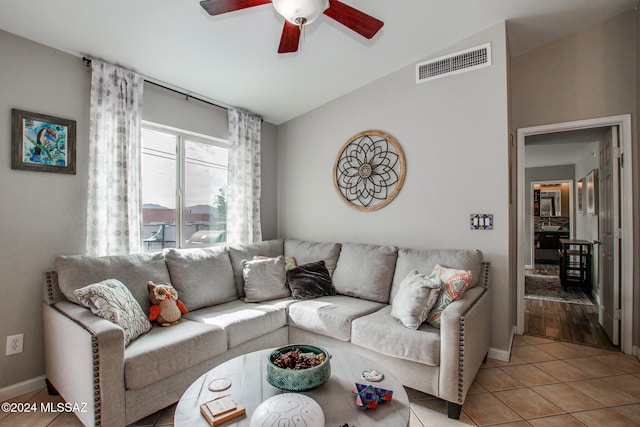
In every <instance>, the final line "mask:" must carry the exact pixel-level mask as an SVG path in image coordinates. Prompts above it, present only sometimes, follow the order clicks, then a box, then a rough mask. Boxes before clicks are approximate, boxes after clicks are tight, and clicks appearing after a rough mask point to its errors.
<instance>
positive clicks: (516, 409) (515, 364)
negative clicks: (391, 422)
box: [0, 336, 640, 427]
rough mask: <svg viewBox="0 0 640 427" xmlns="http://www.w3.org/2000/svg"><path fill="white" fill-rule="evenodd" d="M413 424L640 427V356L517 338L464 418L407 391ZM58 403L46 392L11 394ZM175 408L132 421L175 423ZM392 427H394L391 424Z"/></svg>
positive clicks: (27, 418) (31, 424)
mask: <svg viewBox="0 0 640 427" xmlns="http://www.w3.org/2000/svg"><path fill="white" fill-rule="evenodd" d="M407 391H408V393H409V400H410V402H411V426H410V427H449V426H451V427H453V426H465V425H472V426H502V427H525V426H533V427H556V426H557V427H560V426H562V427H573V426H589V427H596V426H597V427H600V426H607V427H615V426H640V361H638V359H636V358H635V357H632V356H625V355H623V354H621V353H619V352H615V351H609V350H604V349H599V348H595V347H588V346H583V345H578V344H571V343H566V342H560V341H553V340H550V339H546V338H537V337H532V336H516V337H515V339H514V344H513V349H512V354H511V361H510V362H508V363H507V362H500V361H497V360H493V359H489V361H488V362H487V363H486V364H484V365H483V366H482V368H481V369H480V371H479V373H478V375H477V377H476V380H475V382H474V384H473V385H472V387H471V390H470V391H469V394H468V395H467V400H466V402H465V404H464V405H463V408H462V416H461V417H460V421H455V420H450V419H448V418H447V415H446V413H447V411H446V404H445V402H443V401H442V400H440V399H436V398H434V397H432V396H429V395H426V394H424V393H421V392H418V391H415V390H410V389H409V390H407ZM12 400H13V401H16V402H25V401H30V402H38V403H39V402H41V401H43V402H58V401H60V399H59V398H57V397H50V396H48V395H47V392H46V390H40V391H37V392H33V393H29V394H27V395H25V396H20V397H16V398H15V399H12ZM174 410H175V405H173V406H170V407H168V408H166V409H164V410H162V411H159V412H157V413H155V414H153V415H150V416H149V417H147V418H145V419H143V420H141V421H138V422H136V423H135V424H134V425H133V426H135V427H143V426H145V427H146V426H172V424H173V422H172V420H173V411H174ZM0 426H11V427H16V426H28V427H44V426H51V427H63V426H64V427H67V426H80V423H79V422H78V420H77V419H76V418H75V417H74V416H73V415H70V414H62V415H58V414H52V413H36V414H5V413H2V412H0ZM389 427H394V426H389Z"/></svg>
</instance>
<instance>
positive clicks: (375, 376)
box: [362, 369, 384, 382]
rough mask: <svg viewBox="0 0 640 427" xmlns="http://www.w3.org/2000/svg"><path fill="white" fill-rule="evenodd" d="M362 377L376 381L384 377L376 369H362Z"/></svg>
mask: <svg viewBox="0 0 640 427" xmlns="http://www.w3.org/2000/svg"><path fill="white" fill-rule="evenodd" d="M362 378H364V379H365V380H367V381H372V382H378V381H382V380H383V379H384V374H383V373H382V372H380V371H378V370H376V369H366V370H364V371H362Z"/></svg>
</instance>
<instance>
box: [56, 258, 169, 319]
mask: <svg viewBox="0 0 640 427" xmlns="http://www.w3.org/2000/svg"><path fill="white" fill-rule="evenodd" d="M55 268H56V272H57V273H58V286H59V287H60V290H61V291H62V293H63V294H64V296H65V297H67V299H68V300H69V301H71V302H74V303H76V304H78V298H77V297H76V296H75V295H74V294H73V291H75V290H76V289H80V288H82V287H84V286H87V285H90V284H92V283H98V282H101V281H102V280H105V279H118V280H119V281H121V282H122V283H124V285H125V286H126V287H127V288H129V290H130V291H131V294H132V295H133V297H134V298H135V299H136V301H138V304H140V307H142V310H143V311H144V312H145V313H148V312H149V306H150V305H151V304H150V302H149V289H147V282H148V281H149V280H151V281H153V282H154V283H166V282H171V278H170V277H169V271H168V270H167V265H166V263H165V260H164V255H163V254H162V253H148V254H132V255H115V256H105V257H93V256H87V255H73V256H60V257H58V258H57V259H56V261H55Z"/></svg>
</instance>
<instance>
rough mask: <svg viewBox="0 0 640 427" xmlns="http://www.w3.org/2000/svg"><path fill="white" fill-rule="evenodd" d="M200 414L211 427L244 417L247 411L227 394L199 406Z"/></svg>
mask: <svg viewBox="0 0 640 427" xmlns="http://www.w3.org/2000/svg"><path fill="white" fill-rule="evenodd" d="M200 412H201V413H202V415H203V416H204V417H205V419H206V420H207V421H208V422H209V424H210V425H211V426H212V427H213V426H217V425H219V424H222V423H224V422H226V421H229V420H231V419H233V418H236V417H239V416H241V415H244V414H246V412H247V411H246V410H245V408H244V406H242V405H241V404H240V403H238V401H237V400H235V399H234V398H233V396H231V395H230V394H227V395H224V396H220V397H216V398H215V399H213V400H210V401H208V402H205V403H203V404H202V405H200Z"/></svg>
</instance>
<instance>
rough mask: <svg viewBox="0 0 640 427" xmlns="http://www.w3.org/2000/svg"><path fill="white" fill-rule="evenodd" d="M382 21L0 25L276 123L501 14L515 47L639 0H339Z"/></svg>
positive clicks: (136, 16) (243, 14)
mask: <svg viewBox="0 0 640 427" xmlns="http://www.w3.org/2000/svg"><path fill="white" fill-rule="evenodd" d="M343 1H344V3H347V4H349V5H350V6H353V7H355V8H357V9H360V10H362V11H364V12H366V13H368V14H370V15H372V16H375V17H376V18H378V19H381V20H382V21H384V23H385V25H384V27H383V28H382V30H381V31H380V32H379V33H378V34H377V35H376V36H375V37H374V38H373V39H372V40H366V39H364V38H362V37H360V36H358V35H357V34H356V33H354V32H352V31H351V30H349V29H347V28H345V27H343V26H342V25H340V24H338V23H337V22H335V21H333V20H332V19H330V18H329V17H327V16H321V17H320V18H319V19H318V21H316V22H315V23H313V24H312V25H310V26H309V28H307V29H306V37H305V40H304V42H303V45H302V49H301V51H299V52H298V53H294V54H285V55H278V54H277V53H276V51H277V49H278V43H279V40H280V33H281V31H282V26H283V19H282V18H281V17H280V16H279V15H277V14H276V12H275V10H274V9H273V7H272V6H271V5H263V6H258V7H254V8H250V9H245V10H242V11H237V12H233V13H228V14H225V15H220V16H215V17H212V16H209V15H208V14H207V13H206V12H205V11H204V10H203V9H202V8H201V7H200V4H199V0H64V1H51V0H30V1H25V0H2V5H1V6H0V11H1V12H0V29H3V30H6V31H8V32H10V33H14V34H17V35H19V36H22V37H25V38H27V39H31V40H34V41H37V42H40V43H42V44H45V45H48V46H51V47H54V48H57V49H60V50H63V51H65V52H69V53H72V54H74V55H78V56H88V57H93V58H100V59H103V60H105V61H108V62H112V63H116V64H119V65H120V66H122V67H125V68H128V69H131V70H134V71H136V72H138V73H140V74H143V75H144V76H145V77H148V78H150V79H152V80H156V81H160V82H165V83H168V84H170V85H171V86H173V87H175V88H178V89H181V90H183V91H186V92H190V93H193V94H197V95H200V96H201V97H204V98H207V99H209V100H214V101H216V102H218V103H221V104H224V105H228V106H234V107H237V108H244V109H246V110H249V111H251V112H254V113H256V114H259V115H262V116H263V117H264V118H265V120H267V121H269V122H272V123H274V124H280V123H283V122H285V121H287V120H290V119H292V118H294V117H296V116H299V115H301V114H303V113H305V112H307V111H310V110H312V109H314V108H316V107H318V106H320V105H322V104H324V103H326V102H328V101H330V100H332V99H335V98H337V97H339V96H341V95H343V94H345V93H348V92H351V91H353V90H355V89H357V88H358V87H361V86H363V85H365V84H367V83H369V82H371V81H374V80H376V79H378V78H380V77H383V76H385V75H387V74H389V73H391V72H393V71H396V70H398V69H400V68H403V67H405V66H408V65H411V64H412V63H414V62H417V61H419V60H421V59H424V58H425V57H427V56H430V55H432V54H434V53H436V52H438V51H440V50H442V49H443V48H446V47H447V46H449V45H451V44H453V43H454V42H456V41H459V40H461V39H463V38H465V37H467V36H469V35H472V34H474V33H477V32H479V31H481V30H484V29H486V28H489V27H491V26H493V25H495V24H497V23H499V22H502V21H508V29H509V43H510V48H511V54H512V55H513V56H517V55H520V54H522V53H525V52H527V51H529V50H531V49H533V48H535V47H538V46H541V45H543V44H546V43H548V42H550V41H553V40H555V39H557V38H560V37H563V36H565V35H568V34H571V33H573V32H576V31H579V30H581V29H583V28H586V27H588V26H590V25H592V24H594V23H596V22H599V21H602V20H605V19H607V18H609V17H613V16H616V15H618V14H620V13H623V12H625V11H628V10H631V9H633V8H635V7H637V5H638V0H483V1H479V0H404V1H389V0H343Z"/></svg>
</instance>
